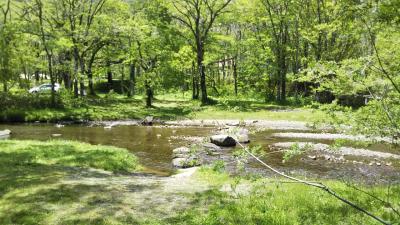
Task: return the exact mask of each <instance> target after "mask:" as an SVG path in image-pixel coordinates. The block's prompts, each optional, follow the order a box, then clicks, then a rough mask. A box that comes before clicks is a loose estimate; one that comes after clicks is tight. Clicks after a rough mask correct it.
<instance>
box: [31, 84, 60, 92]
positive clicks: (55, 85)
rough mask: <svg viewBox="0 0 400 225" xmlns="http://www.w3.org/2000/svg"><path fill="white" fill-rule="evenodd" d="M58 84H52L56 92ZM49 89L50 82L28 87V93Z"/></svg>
mask: <svg viewBox="0 0 400 225" xmlns="http://www.w3.org/2000/svg"><path fill="white" fill-rule="evenodd" d="M60 88H61V86H60V84H57V83H55V84H54V91H55V92H58V91H59V90H60ZM50 91H51V84H42V85H40V86H37V87H34V88H31V89H29V93H42V92H50Z"/></svg>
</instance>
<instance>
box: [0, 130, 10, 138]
mask: <svg viewBox="0 0 400 225" xmlns="http://www.w3.org/2000/svg"><path fill="white" fill-rule="evenodd" d="M10 134H11V131H10V130H0V137H1V136H9V135H10Z"/></svg>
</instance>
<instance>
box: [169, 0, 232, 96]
mask: <svg viewBox="0 0 400 225" xmlns="http://www.w3.org/2000/svg"><path fill="white" fill-rule="evenodd" d="M231 2H232V0H224V1H222V0H179V1H172V5H173V8H174V9H175V10H174V16H173V17H174V18H175V19H176V20H177V21H179V23H180V24H181V25H183V26H185V27H186V28H187V29H189V32H190V33H191V38H189V37H188V40H191V41H190V42H189V43H190V44H191V45H192V47H193V48H194V50H195V52H196V59H197V60H196V61H197V71H198V73H199V77H200V88H201V101H202V103H207V102H208V96H207V85H206V73H205V66H204V54H205V51H206V45H207V42H208V39H209V35H210V31H211V29H212V27H213V25H214V23H215V21H216V19H217V18H218V17H219V16H220V15H221V14H222V13H224V9H225V8H226V7H227V6H228V5H229V4H230V3H231Z"/></svg>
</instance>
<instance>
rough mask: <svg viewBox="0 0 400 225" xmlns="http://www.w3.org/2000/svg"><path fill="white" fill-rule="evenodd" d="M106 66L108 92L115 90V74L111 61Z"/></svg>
mask: <svg viewBox="0 0 400 225" xmlns="http://www.w3.org/2000/svg"><path fill="white" fill-rule="evenodd" d="M106 66H107V85H108V90H109V91H110V90H112V89H113V73H112V71H111V63H110V61H108V60H107V62H106Z"/></svg>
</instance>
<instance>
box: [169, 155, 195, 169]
mask: <svg viewBox="0 0 400 225" xmlns="http://www.w3.org/2000/svg"><path fill="white" fill-rule="evenodd" d="M172 165H173V166H174V167H176V168H190V167H195V166H200V165H201V163H200V161H199V160H198V159H197V157H189V158H175V159H173V160H172Z"/></svg>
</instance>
